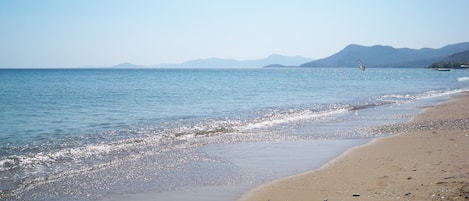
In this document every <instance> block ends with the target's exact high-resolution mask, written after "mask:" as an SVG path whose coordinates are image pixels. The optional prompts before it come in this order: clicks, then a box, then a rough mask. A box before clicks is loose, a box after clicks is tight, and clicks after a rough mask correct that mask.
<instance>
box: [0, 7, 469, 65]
mask: <svg viewBox="0 0 469 201" xmlns="http://www.w3.org/2000/svg"><path fill="white" fill-rule="evenodd" d="M468 11H469V1H468V0H390V1H384V0H383V1H380V0H353V1H351V0H343V1H339V0H327V1H322V0H321V1H319V0H317V1H316V0H284V1H280V0H167V1H162V0H160V1H159V0H135V1H130V0H76V1H68V0H20V1H18V0H2V1H0V68H32V67H79V66H112V65H116V64H119V63H123V62H131V63H134V64H140V65H152V64H160V63H180V62H184V61H187V60H192V59H198V58H210V57H219V58H232V59H239V60H244V59H258V58H264V57H267V56H268V55H270V54H272V53H278V54H282V55H288V56H294V55H301V56H305V57H309V58H313V59H319V58H323V57H327V56H330V55H331V54H333V53H336V52H338V51H340V50H341V49H343V48H344V47H345V46H346V45H348V44H351V43H354V44H360V45H367V46H370V45H376V44H380V45H390V46H393V47H398V48H399V47H409V48H415V49H419V48H423V47H430V48H440V47H442V46H444V45H447V44H453V43H459V42H467V41H469V22H468V20H467V19H469V17H468V16H469V15H468Z"/></svg>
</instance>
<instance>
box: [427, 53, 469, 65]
mask: <svg viewBox="0 0 469 201" xmlns="http://www.w3.org/2000/svg"><path fill="white" fill-rule="evenodd" d="M468 64H469V50H466V51H462V52H458V53H456V54H452V55H450V56H448V57H446V58H444V59H442V60H440V61H437V62H434V63H432V64H431V65H429V66H428V67H429V68H461V65H466V66H467V65H468Z"/></svg>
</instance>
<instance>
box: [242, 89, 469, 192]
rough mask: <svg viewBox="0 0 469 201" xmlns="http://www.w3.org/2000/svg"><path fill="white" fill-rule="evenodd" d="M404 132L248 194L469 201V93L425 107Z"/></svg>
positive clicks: (377, 140)
mask: <svg viewBox="0 0 469 201" xmlns="http://www.w3.org/2000/svg"><path fill="white" fill-rule="evenodd" d="M381 129H392V130H393V131H398V132H399V134H397V135H394V136H390V137H383V138H378V139H374V140H372V141H371V142H370V143H367V144H365V145H361V146H358V147H353V148H351V149H349V150H347V151H345V152H344V153H343V154H341V155H340V156H339V157H337V158H335V159H333V160H332V161H330V162H328V163H326V164H325V165H324V166H322V167H321V168H319V169H316V170H312V171H308V172H305V173H301V174H299V175H293V176H289V177H286V178H281V179H277V180H274V181H271V182H269V183H265V184H262V185H261V186H259V187H256V188H254V189H252V190H250V191H249V192H247V193H245V194H244V195H243V196H242V197H241V199H240V201H251V200H252V201H262V200H265V201H267V200H270V201H274V200H393V199H409V200H442V199H444V200H469V159H467V154H469V147H468V146H466V145H467V144H469V93H468V92H463V93H460V94H458V95H457V96H456V97H453V98H451V99H450V100H449V101H445V102H443V103H441V104H438V105H434V106H430V107H427V108H425V109H424V110H423V111H422V112H421V113H419V114H417V115H416V116H415V117H413V118H412V119H411V121H410V122H408V123H405V124H404V125H403V126H402V125H395V126H386V127H383V128H381Z"/></svg>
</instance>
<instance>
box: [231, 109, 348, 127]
mask: <svg viewBox="0 0 469 201" xmlns="http://www.w3.org/2000/svg"><path fill="white" fill-rule="evenodd" d="M348 111H349V108H339V109H332V110H327V111H320V112H315V111H311V110H303V111H300V112H288V113H280V114H276V115H273V116H270V117H266V118H263V119H262V120H260V121H255V122H252V123H248V124H247V125H245V126H243V127H242V128H239V129H240V130H252V129H261V128H267V127H272V126H275V125H279V124H285V123H292V122H299V121H304V120H308V119H315V118H321V117H327V116H332V115H337V114H341V113H345V112H348Z"/></svg>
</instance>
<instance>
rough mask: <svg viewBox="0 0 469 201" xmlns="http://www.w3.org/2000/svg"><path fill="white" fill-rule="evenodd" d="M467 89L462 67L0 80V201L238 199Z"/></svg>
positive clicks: (134, 72)
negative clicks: (443, 70) (263, 184)
mask: <svg viewBox="0 0 469 201" xmlns="http://www.w3.org/2000/svg"><path fill="white" fill-rule="evenodd" d="M464 91H469V70H463V69H461V70H457V69H454V70H451V71H445V72H442V71H435V70H430V69H425V68H376V69H374V68H367V69H366V71H364V72H362V71H360V70H359V69H358V68H279V69H275V68H262V69H223V68H222V67H221V68H220V69H0V200H48V201H50V200H237V199H239V198H240V197H241V196H242V195H243V194H244V193H246V192H247V191H249V190H250V189H252V188H254V187H255V186H258V185H261V184H262V183H265V182H269V181H273V180H276V179H279V178H281V177H286V176H290V175H294V174H299V173H302V172H305V171H309V170H314V169H317V168H320V167H321V166H323V165H324V164H326V163H327V162H328V161H330V160H332V159H333V158H336V157H337V156H339V155H340V154H342V153H343V152H344V151H346V150H347V149H349V148H351V147H355V146H360V145H363V144H365V143H368V142H370V141H371V140H373V139H376V138H380V137H385V136H390V135H395V134H397V133H392V132H390V131H388V132H386V131H383V130H380V129H376V128H379V127H381V126H386V125H392V124H399V123H404V122H407V121H409V120H410V119H411V118H412V117H413V116H415V115H416V114H417V113H419V112H421V111H422V110H423V108H425V107H427V106H431V105H436V104H439V103H441V102H443V101H445V100H448V99H449V98H450V97H452V96H454V95H457V94H458V93H460V92H464Z"/></svg>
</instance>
